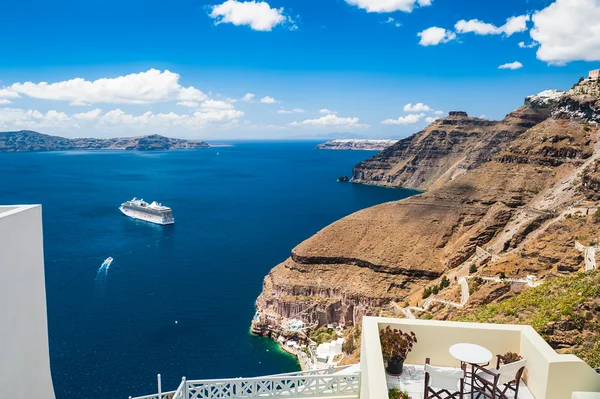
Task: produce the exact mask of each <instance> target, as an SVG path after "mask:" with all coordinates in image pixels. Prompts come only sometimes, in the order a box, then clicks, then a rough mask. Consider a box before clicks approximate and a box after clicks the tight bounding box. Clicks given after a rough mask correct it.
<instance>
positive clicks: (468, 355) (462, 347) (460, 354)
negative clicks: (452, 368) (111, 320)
mask: <svg viewBox="0 0 600 399" xmlns="http://www.w3.org/2000/svg"><path fill="white" fill-rule="evenodd" d="M450 355H452V357H453V358H455V359H456V360H459V361H460V363H461V366H462V364H463V363H466V364H470V365H471V372H470V373H469V372H467V375H466V377H467V378H469V377H471V383H470V384H469V383H467V385H470V386H471V392H465V393H467V394H468V393H470V394H471V395H470V396H471V399H473V397H474V393H475V365H486V364H489V362H490V361H491V360H492V352H490V351H489V350H487V349H485V348H484V347H483V346H479V345H475V344H455V345H452V346H451V347H450Z"/></svg>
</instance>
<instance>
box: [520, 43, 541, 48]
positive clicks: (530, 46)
mask: <svg viewBox="0 0 600 399" xmlns="http://www.w3.org/2000/svg"><path fill="white" fill-rule="evenodd" d="M535 46H537V43H536V42H531V43H529V44H525V42H519V47H520V48H533V47H535Z"/></svg>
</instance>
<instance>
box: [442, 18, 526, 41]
mask: <svg viewBox="0 0 600 399" xmlns="http://www.w3.org/2000/svg"><path fill="white" fill-rule="evenodd" d="M529 20H530V17H529V15H519V16H515V17H510V18H508V19H507V20H506V23H505V24H504V25H502V26H500V27H497V26H495V25H493V24H489V23H487V22H483V21H480V20H478V19H471V20H469V21H465V20H464V19H462V20H460V21H458V22H457V23H456V24H455V25H454V29H456V32H457V33H476V34H478V35H499V34H502V33H503V34H505V35H506V36H511V35H512V34H514V33H517V32H524V31H526V30H527V21H529Z"/></svg>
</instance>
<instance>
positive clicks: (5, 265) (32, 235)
mask: <svg viewBox="0 0 600 399" xmlns="http://www.w3.org/2000/svg"><path fill="white" fill-rule="evenodd" d="M0 387H1V389H2V394H0V397H2V398H4V397H6V398H11V399H54V389H53V387H52V379H51V377H50V359H49V354H48V327H47V320H46V287H45V283H44V253H43V243H42V209H41V206H39V205H37V206H15V207H3V206H0Z"/></svg>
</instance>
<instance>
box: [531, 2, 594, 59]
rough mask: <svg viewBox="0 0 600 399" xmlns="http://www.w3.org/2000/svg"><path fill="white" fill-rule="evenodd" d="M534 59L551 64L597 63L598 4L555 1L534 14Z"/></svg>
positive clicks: (532, 30)
mask: <svg viewBox="0 0 600 399" xmlns="http://www.w3.org/2000/svg"><path fill="white" fill-rule="evenodd" d="M532 20H533V28H532V29H531V31H530V35H531V38H532V39H533V40H535V41H536V42H538V43H539V45H540V47H539V48H538V50H537V53H536V55H537V58H538V59H539V60H542V61H546V62H548V63H550V64H565V63H567V62H570V61H579V60H583V61H599V60H600V25H599V24H598V21H600V1H598V0H556V1H555V2H554V3H552V4H550V5H549V6H548V7H546V8H544V9H543V10H541V11H538V12H536V13H535V14H533V17H532Z"/></svg>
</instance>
